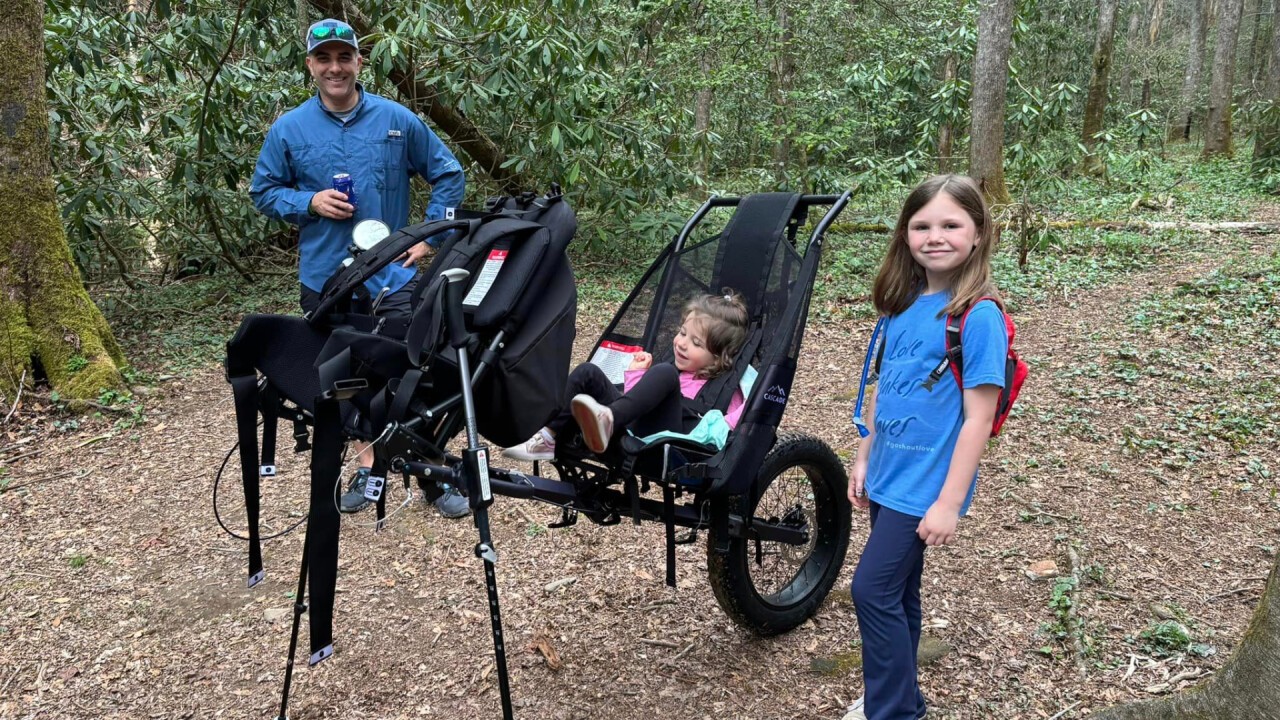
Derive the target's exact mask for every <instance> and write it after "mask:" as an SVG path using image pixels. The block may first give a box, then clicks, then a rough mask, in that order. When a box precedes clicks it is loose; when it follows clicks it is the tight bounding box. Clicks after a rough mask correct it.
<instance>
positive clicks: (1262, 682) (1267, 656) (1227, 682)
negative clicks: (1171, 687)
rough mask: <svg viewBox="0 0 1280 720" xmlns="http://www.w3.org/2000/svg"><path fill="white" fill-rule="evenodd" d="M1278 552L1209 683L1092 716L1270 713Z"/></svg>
mask: <svg viewBox="0 0 1280 720" xmlns="http://www.w3.org/2000/svg"><path fill="white" fill-rule="evenodd" d="M1276 668H1280V556H1278V557H1277V558H1276V563H1275V565H1274V566H1273V567H1272V568H1271V575H1270V577H1268V578H1267V584H1266V586H1265V588H1264V589H1263V591H1262V600H1260V601H1259V602H1258V607H1257V609H1255V610H1254V611H1253V619H1252V620H1250V621H1249V627H1248V629H1247V630H1245V633H1244V637H1243V638H1241V640H1240V647H1238V648H1236V651H1235V654H1234V655H1232V656H1231V659H1230V660H1228V661H1227V664H1226V665H1224V666H1223V667H1222V670H1220V671H1218V673H1217V674H1216V675H1215V676H1213V677H1212V678H1211V679H1210V680H1209V681H1208V682H1206V683H1204V684H1202V685H1198V686H1196V687H1194V688H1190V689H1188V690H1186V691H1185V692H1182V693H1179V694H1178V695H1175V696H1173V697H1170V698H1166V699H1163V700H1158V701H1155V702H1144V703H1137V704H1134V705H1124V706H1121V707H1115V708H1109V709H1107V710H1103V711H1102V712H1100V713H1095V714H1093V715H1090V716H1089V717H1091V718H1093V719H1094V720H1225V719H1226V718H1258V719H1259V720H1261V719H1262V718H1275V717H1277V712H1278V711H1277V709H1278V708H1280V683H1278V682H1276Z"/></svg>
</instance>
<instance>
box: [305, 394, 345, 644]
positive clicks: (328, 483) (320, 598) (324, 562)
mask: <svg viewBox="0 0 1280 720" xmlns="http://www.w3.org/2000/svg"><path fill="white" fill-rule="evenodd" d="M342 446H343V437H342V413H341V411H340V410H339V407H338V400H337V399H336V398H334V397H332V395H329V396H328V397H326V396H325V395H320V396H318V397H316V401H315V430H314V436H313V437H312V448H311V512H310V515H309V516H308V520H307V540H306V543H307V556H308V557H307V566H308V574H309V576H310V577H309V580H310V585H311V594H310V601H309V603H308V605H309V607H310V615H311V622H310V628H311V659H310V664H311V665H315V664H316V663H318V662H320V661H321V660H324V659H325V658H327V657H329V656H330V655H332V654H333V598H334V593H335V590H336V587H337V584H338V529H339V522H338V521H339V518H338V507H337V498H336V497H335V492H334V489H335V487H336V485H337V482H338V473H340V472H341V471H342Z"/></svg>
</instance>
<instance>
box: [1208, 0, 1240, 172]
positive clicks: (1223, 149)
mask: <svg viewBox="0 0 1280 720" xmlns="http://www.w3.org/2000/svg"><path fill="white" fill-rule="evenodd" d="M1243 6H1244V3H1243V2H1242V1H1241V0H1222V3H1221V8H1222V14H1221V15H1220V16H1219V20H1218V43H1217V47H1215V48H1214V52H1213V71H1212V74H1211V75H1210V77H1209V117H1208V118H1207V119H1206V121H1205V126H1204V153H1203V155H1204V157H1206V158H1208V157H1212V156H1214V155H1226V156H1228V157H1230V156H1231V153H1232V147H1231V99H1232V98H1231V92H1232V88H1233V86H1234V80H1235V69H1236V38H1237V37H1239V34H1240V14H1241V11H1242V9H1243Z"/></svg>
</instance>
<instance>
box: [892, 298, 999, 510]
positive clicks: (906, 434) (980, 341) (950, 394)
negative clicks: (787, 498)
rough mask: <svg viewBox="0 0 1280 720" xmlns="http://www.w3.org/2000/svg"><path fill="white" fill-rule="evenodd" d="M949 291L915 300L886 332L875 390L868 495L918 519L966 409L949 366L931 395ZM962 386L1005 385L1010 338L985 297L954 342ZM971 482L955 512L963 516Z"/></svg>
mask: <svg viewBox="0 0 1280 720" xmlns="http://www.w3.org/2000/svg"><path fill="white" fill-rule="evenodd" d="M950 299H951V295H950V293H947V292H940V293H934V294H932V295H921V296H920V297H918V298H917V299H916V301H915V302H913V303H912V304H911V306H910V307H908V308H907V309H906V310H905V311H903V312H902V313H901V314H899V315H895V316H893V317H891V318H889V322H888V323H887V325H886V327H885V330H884V332H885V339H884V342H885V348H884V361H883V363H882V364H881V366H880V380H879V383H878V384H877V386H876V401H875V437H874V438H873V443H872V446H871V456H870V457H869V458H868V463H867V495H868V497H870V498H871V499H872V500H873V501H875V502H877V503H879V504H881V505H883V506H885V507H888V508H892V509H894V510H897V511H898V512H901V513H905V514H907V515H911V516H914V517H924V514H925V512H927V511H928V510H929V507H930V506H931V505H933V503H934V501H935V500H937V499H938V495H939V494H940V493H941V492H942V484H943V483H944V482H945V481H946V479H947V470H948V469H949V468H950V467H951V454H952V452H954V450H955V447H956V439H957V438H959V436H960V426H961V425H962V424H963V422H964V405H963V403H962V398H961V394H960V388H959V387H958V386H957V385H956V381H955V375H953V374H952V373H951V371H950V369H948V370H947V373H946V374H945V375H944V376H943V377H942V379H941V380H939V381H938V382H937V383H936V384H935V385H934V386H933V389H932V390H926V389H925V388H924V382H925V380H927V379H928V377H929V373H930V372H931V371H932V370H933V368H934V367H936V366H937V365H938V363H940V362H942V357H943V354H944V351H945V348H946V332H947V319H946V316H945V315H941V316H940V315H939V313H941V312H942V309H943V308H944V307H946V304H947V302H948V301H949V300H950ZM960 342H961V344H962V346H963V347H964V378H963V379H964V386H965V387H966V388H975V387H978V386H979V385H997V386H999V387H1004V366H1005V357H1006V355H1007V354H1008V352H1009V340H1008V336H1007V335H1006V334H1005V327H1004V316H1003V315H1002V314H1001V313H1000V308H999V307H998V306H997V305H996V304H995V303H994V302H991V301H989V300H986V301H982V302H980V303H978V304H977V305H975V306H974V307H973V310H972V311H971V312H970V313H969V317H968V319H967V320H965V323H964V333H963V335H962V336H961V340H960ZM973 480H974V481H973V484H971V485H970V486H969V494H968V495H967V496H966V497H965V499H964V506H963V507H962V508H961V509H960V514H961V515H963V514H965V513H966V512H968V511H969V503H970V501H972V500H973V491H974V488H975V487H976V486H977V483H978V476H977V473H976V472H975V473H974V477H973Z"/></svg>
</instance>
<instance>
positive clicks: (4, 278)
mask: <svg viewBox="0 0 1280 720" xmlns="http://www.w3.org/2000/svg"><path fill="white" fill-rule="evenodd" d="M0 45H2V46H3V47H6V48H9V54H10V58H9V66H8V68H7V69H6V70H5V72H4V73H0V98H3V100H0V218H3V219H4V222H3V223H0V373H2V375H0V383H3V384H4V385H7V386H8V387H9V388H15V387H16V385H17V383H18V382H19V380H20V379H21V378H22V376H23V374H24V373H25V375H26V377H28V378H30V377H31V376H32V373H31V369H32V365H33V361H38V362H39V364H40V366H41V367H43V368H44V371H45V374H46V375H47V376H48V378H49V383H50V384H51V385H52V386H53V388H54V389H55V390H57V391H58V392H59V393H61V394H62V395H64V396H66V397H69V398H80V399H87V398H92V397H97V395H98V394H99V393H100V392H101V391H102V390H104V389H110V388H119V387H120V386H121V384H122V381H121V378H120V370H119V368H120V367H121V366H122V365H124V356H123V355H122V354H121V353H120V348H119V346H117V345H116V341H115V338H114V337H113V336H112V335H111V328H109V327H108V326H107V321H106V320H105V319H104V318H103V317H102V313H101V312H100V311H99V310H98V307H97V306H96V305H94V304H93V301H92V300H90V299H89V294H88V293H87V292H85V289H84V285H83V284H82V283H81V281H80V272H79V270H77V269H76V266H75V262H74V261H73V260H72V258H71V248H70V247H69V246H68V245H67V235H66V230H65V229H64V228H63V226H62V216H61V214H60V213H59V211H58V200H57V196H56V195H55V193H54V187H53V177H52V175H51V172H52V170H51V167H50V164H49V115H48V111H47V108H46V101H45V78H44V70H45V68H44V2H43V1H42V0H18V1H17V2H16V3H13V4H11V5H10V6H9V10H8V11H7V12H5V13H4V16H3V17H2V18H0Z"/></svg>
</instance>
